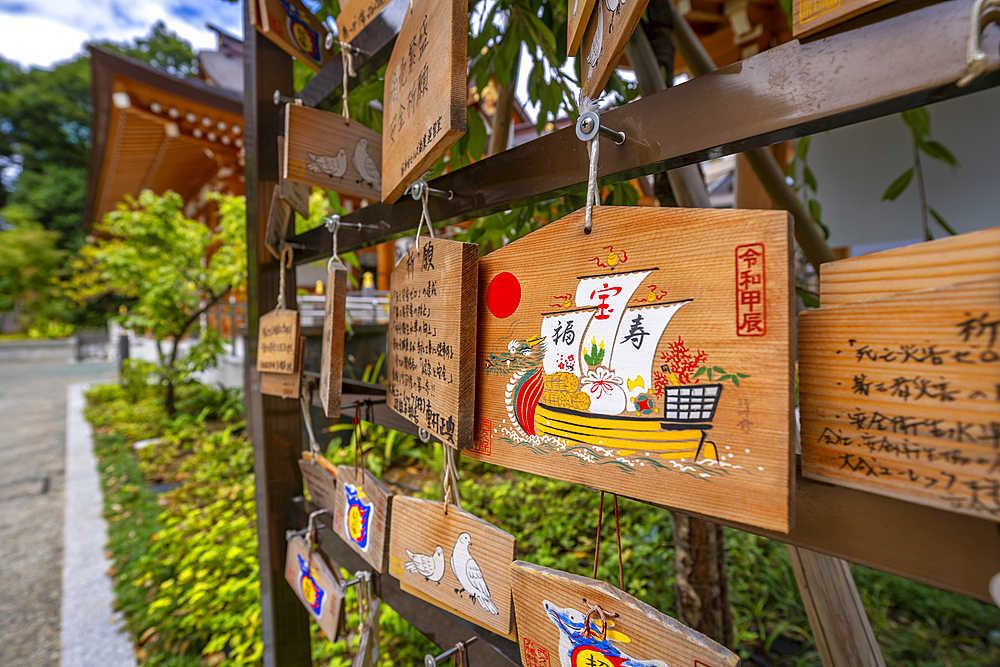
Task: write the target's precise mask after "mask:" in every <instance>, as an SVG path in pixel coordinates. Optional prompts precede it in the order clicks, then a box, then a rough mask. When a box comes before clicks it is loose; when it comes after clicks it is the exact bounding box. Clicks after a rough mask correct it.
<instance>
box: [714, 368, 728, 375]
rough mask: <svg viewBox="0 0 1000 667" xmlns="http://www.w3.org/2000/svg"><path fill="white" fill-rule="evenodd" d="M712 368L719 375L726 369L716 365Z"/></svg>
mask: <svg viewBox="0 0 1000 667" xmlns="http://www.w3.org/2000/svg"><path fill="white" fill-rule="evenodd" d="M714 370H715V372H716V373H719V374H720V375H725V373H726V371H724V370H722V369H721V368H719V367H718V366H715V367H714Z"/></svg>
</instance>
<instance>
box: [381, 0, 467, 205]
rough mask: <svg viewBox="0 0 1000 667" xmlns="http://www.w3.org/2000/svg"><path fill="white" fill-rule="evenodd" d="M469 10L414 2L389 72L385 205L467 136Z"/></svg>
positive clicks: (441, 2) (446, 1)
mask: <svg viewBox="0 0 1000 667" xmlns="http://www.w3.org/2000/svg"><path fill="white" fill-rule="evenodd" d="M468 27H469V18H468V4H467V3H466V2H464V0H414V2H413V3H411V5H410V8H409V9H408V10H407V13H406V19H405V20H404V22H403V27H402V28H401V29H400V31H399V36H398V37H397V38H396V45H395V47H393V49H392V56H391V57H390V58H389V63H388V64H387V65H386V68H385V90H384V96H383V98H382V99H383V100H384V102H385V111H384V112H383V123H382V201H384V202H385V203H387V204H391V203H392V202H394V201H396V200H397V199H399V196H400V195H401V194H403V191H404V190H406V188H407V187H408V186H409V185H410V184H411V183H412V182H413V181H415V180H416V179H418V178H419V177H420V176H421V175H422V174H423V173H424V172H425V171H427V169H428V168H429V167H430V166H431V165H432V164H433V163H434V161H435V160H437V159H438V158H439V157H441V156H442V155H444V153H445V151H447V150H448V149H449V148H451V146H452V144H454V143H455V142H456V141H458V140H459V138H460V137H461V136H462V135H463V134H464V133H465V120H466V96H467V91H466V67H467V66H468V63H467V58H466V53H467V51H468V45H467V39H468V35H467V33H468Z"/></svg>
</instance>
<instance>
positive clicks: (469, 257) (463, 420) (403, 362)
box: [386, 237, 479, 449]
mask: <svg viewBox="0 0 1000 667" xmlns="http://www.w3.org/2000/svg"><path fill="white" fill-rule="evenodd" d="M478 262H479V246H477V245H476V244H475V243H461V242H459V241H449V240H445V239H431V238H428V237H421V238H420V241H419V243H415V244H413V245H412V246H411V247H410V249H409V250H408V251H407V252H406V255H405V256H404V257H403V258H402V260H400V262H399V264H397V265H396V268H395V269H394V270H393V272H392V275H391V277H390V279H389V280H390V282H389V285H390V287H389V289H390V297H389V341H388V346H389V354H388V358H387V373H388V376H389V388H388V395H387V396H386V400H387V403H388V405H389V407H390V408H392V409H393V410H395V411H396V412H398V413H399V414H401V415H402V416H404V417H406V418H407V419H409V420H410V421H411V422H413V423H414V424H416V425H417V426H419V427H421V428H423V429H424V430H426V431H427V432H428V433H430V434H431V435H433V436H434V437H436V438H438V439H439V440H440V441H441V442H443V443H445V444H447V445H448V446H450V447H455V448H458V449H463V448H467V447H471V446H472V441H473V410H474V409H475V400H476V399H475V395H476V359H475V355H476V284H477V283H476V279H477V265H478Z"/></svg>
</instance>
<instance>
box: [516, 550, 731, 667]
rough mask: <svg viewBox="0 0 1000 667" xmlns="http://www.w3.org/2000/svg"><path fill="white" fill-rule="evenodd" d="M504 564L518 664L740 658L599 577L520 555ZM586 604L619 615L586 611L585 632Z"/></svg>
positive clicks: (709, 662) (718, 666) (717, 666)
mask: <svg viewBox="0 0 1000 667" xmlns="http://www.w3.org/2000/svg"><path fill="white" fill-rule="evenodd" d="M510 571H511V584H512V586H513V589H514V605H515V607H516V608H517V636H518V639H519V641H520V646H521V662H522V663H523V664H524V665H549V666H550V667H556V666H557V665H572V666H573V667H577V666H578V667H586V666H588V665H598V666H601V667H609V666H613V665H619V664H624V665H635V666H636V667H645V666H648V667H656V666H660V667H662V665H664V664H666V665H670V666H671V667H673V666H674V665H697V666H700V667H723V666H728V667H735V666H736V665H738V664H739V662H740V659H739V657H738V656H736V654H734V653H733V652H732V651H730V650H729V649H726V648H724V647H723V646H722V645H721V644H718V643H717V642H715V641H714V640H712V639H711V638H709V637H706V636H705V635H703V634H701V633H700V632H696V631H694V630H692V629H691V628H689V627H687V626H686V625H683V624H682V623H680V622H678V621H676V620H675V619H673V618H671V617H669V616H667V615H666V614H663V613H661V612H660V611H658V610H656V609H654V608H653V607H650V606H649V605H648V604H646V603H645V602H642V601H641V600H637V599H636V598H634V597H632V596H631V595H629V594H628V593H625V592H624V591H622V590H619V589H618V588H615V587H614V586H612V585H610V584H607V583H605V582H603V581H597V580H595V579H588V578H586V577H581V576H578V575H575V574H569V573H567V572H560V571H559V570H553V569H550V568H547V567H542V566H540V565H535V564H533V563H526V562H524V561H521V560H518V561H514V563H513V564H512V565H511V567H510ZM592 606H598V607H600V608H601V609H602V610H604V611H605V612H606V613H610V614H618V616H617V617H616V618H612V619H608V621H607V628H606V629H605V628H604V627H603V626H602V625H601V623H600V619H599V618H598V617H596V616H592V617H591V622H590V631H589V632H588V633H585V632H584V629H585V628H584V625H585V620H586V616H587V613H588V611H589V610H590V609H591V607H592ZM602 630H604V633H603V634H604V635H605V636H604V639H603V641H602V640H601V637H600V635H601V634H602Z"/></svg>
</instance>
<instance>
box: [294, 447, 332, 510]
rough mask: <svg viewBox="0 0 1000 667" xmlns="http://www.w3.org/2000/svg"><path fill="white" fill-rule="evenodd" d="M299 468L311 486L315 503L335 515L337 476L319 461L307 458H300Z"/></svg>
mask: <svg viewBox="0 0 1000 667" xmlns="http://www.w3.org/2000/svg"><path fill="white" fill-rule="evenodd" d="M299 470H301V471H302V479H304V480H305V482H306V485H307V486H308V487H309V495H310V496H312V501H313V503H315V504H316V505H317V506H319V507H322V508H323V509H325V510H326V511H328V512H329V513H330V516H333V515H334V512H335V511H336V506H337V478H336V477H334V476H333V475H331V474H330V472H329V471H328V470H327V469H326V468H324V467H323V466H322V465H320V464H319V463H313V462H312V461H310V460H308V459H305V458H301V459H299Z"/></svg>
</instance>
